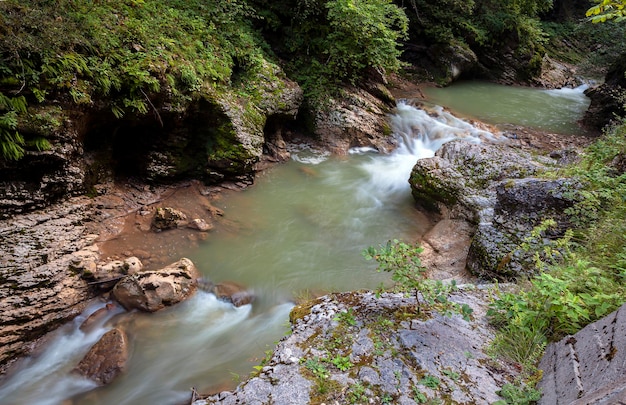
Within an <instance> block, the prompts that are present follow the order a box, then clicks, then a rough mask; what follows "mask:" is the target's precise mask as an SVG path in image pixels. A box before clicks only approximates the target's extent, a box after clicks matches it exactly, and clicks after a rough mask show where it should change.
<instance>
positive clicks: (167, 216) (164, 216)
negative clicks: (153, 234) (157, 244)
mask: <svg viewBox="0 0 626 405" xmlns="http://www.w3.org/2000/svg"><path fill="white" fill-rule="evenodd" d="M186 224H187V215H185V214H184V213H182V212H180V211H178V210H176V209H174V208H171V207H159V208H157V209H156V212H155V213H154V217H153V218H152V228H153V229H154V230H155V231H157V232H160V231H163V230H166V229H172V228H179V227H181V226H184V225H186Z"/></svg>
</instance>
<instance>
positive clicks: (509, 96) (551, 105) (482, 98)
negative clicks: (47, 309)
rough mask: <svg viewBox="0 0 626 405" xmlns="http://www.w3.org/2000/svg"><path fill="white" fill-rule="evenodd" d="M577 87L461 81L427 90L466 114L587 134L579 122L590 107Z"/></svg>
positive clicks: (431, 96)
mask: <svg viewBox="0 0 626 405" xmlns="http://www.w3.org/2000/svg"><path fill="white" fill-rule="evenodd" d="M585 89H587V86H586V85H584V86H580V87H577V88H575V89H569V88H563V89H558V90H543V89H535V88H529V87H515V86H503V85H499V84H494V83H487V82H475V81H472V82H458V83H454V84H452V85H451V86H449V87H445V88H437V87H428V88H425V89H424V94H425V95H426V97H427V99H428V100H429V101H430V102H432V103H434V104H437V105H442V106H445V107H448V108H450V109H451V110H452V111H455V112H456V113H457V114H460V115H462V116H466V117H470V118H473V119H477V120H480V121H485V122H487V123H491V124H496V125H498V124H499V125H502V124H512V125H521V126H526V127H530V128H534V129H539V130H543V131H548V132H553V133H557V134H583V133H584V130H583V129H581V128H580V126H579V125H578V124H577V121H578V120H580V119H581V118H582V117H583V115H584V112H585V111H586V110H587V107H589V103H590V100H589V98H587V97H585V96H584V94H583V92H584V91H585Z"/></svg>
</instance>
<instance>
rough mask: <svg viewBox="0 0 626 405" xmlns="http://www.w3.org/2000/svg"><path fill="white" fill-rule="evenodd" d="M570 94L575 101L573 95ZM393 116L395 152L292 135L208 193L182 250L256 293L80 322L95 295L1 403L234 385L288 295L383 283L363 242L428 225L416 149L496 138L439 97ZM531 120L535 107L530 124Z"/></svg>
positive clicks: (571, 117) (276, 331)
mask: <svg viewBox="0 0 626 405" xmlns="http://www.w3.org/2000/svg"><path fill="white" fill-rule="evenodd" d="M462 86H468V87H470V88H469V89H465V90H464V91H465V92H466V94H469V96H464V97H467V99H468V100H469V105H470V106H472V105H473V100H475V99H476V98H477V97H478V96H479V95H481V94H483V92H489V93H490V94H491V92H493V91H495V90H494V89H495V87H489V88H485V87H483V86H484V85H483V84H481V83H475V84H474V86H476V89H473V90H472V89H471V86H472V84H464V85H462ZM490 86H491V85H490ZM455 88H456V86H452V87H450V88H448V89H437V90H436V91H435V90H433V91H432V95H431V92H430V91H428V95H429V96H432V97H433V100H434V101H433V102H436V103H442V104H447V102H446V98H447V97H448V96H447V94H448V92H449V93H451V94H452V96H450V97H452V98H453V99H454V100H455V101H458V100H459V99H461V98H462V97H461V96H459V95H457V94H456V93H455V92H456V91H457V90H456V89H455ZM497 91H498V92H500V91H503V92H509V96H508V97H509V98H512V99H515V100H516V102H517V103H522V99H523V98H524V97H526V94H532V96H531V97H530V98H529V99H527V100H526V101H525V102H524V103H523V106H522V104H520V105H519V106H518V107H516V108H514V112H515V113H516V114H517V113H518V112H519V111H520V110H524V111H526V112H525V114H526V115H528V116H532V117H536V116H540V117H542V116H543V115H544V114H546V108H547V107H545V106H544V105H543V104H542V105H539V104H538V103H537V101H536V98H535V97H539V98H540V99H548V100H549V102H548V104H549V105H555V104H565V105H567V107H563V110H561V112H560V113H558V114H561V120H562V121H564V123H565V127H563V128H564V129H562V130H563V131H570V129H566V128H569V127H568V125H571V124H572V122H575V121H576V120H577V119H579V118H580V116H581V114H582V112H583V111H584V109H585V108H586V98H585V97H584V96H583V95H582V90H581V89H576V90H572V91H568V90H563V91H560V93H559V92H556V93H554V94H553V93H546V92H544V91H541V90H532V91H528V90H527V89H515V88H498V89H497ZM517 91H520V93H516V92H517ZM537 94H539V96H537ZM574 95H576V97H574ZM573 98H575V99H576V100H577V101H576V102H575V103H574V104H576V105H577V106H578V107H577V108H573V107H571V104H572V103H571V99H573ZM452 107H453V108H459V109H460V110H463V108H462V107H458V106H456V105H455V106H452ZM482 108H488V109H491V107H482ZM537 108H538V109H539V112H537V110H536V109H537ZM462 112H463V114H467V115H468V116H470V115H471V116H475V117H476V118H482V119H484V120H485V121H491V122H493V123H501V122H509V121H508V120H509V118H506V117H502V116H500V117H499V118H496V117H492V116H490V115H479V114H478V113H480V111H477V112H476V114H475V113H474V112H471V111H462ZM501 114H510V112H504V113H501ZM562 115H566V116H567V118H563V116H562ZM390 120H391V124H392V128H393V130H394V134H395V137H396V139H397V141H398V144H399V147H398V148H397V150H396V151H394V152H393V153H392V154H389V155H383V154H379V153H376V152H375V151H373V150H368V149H354V150H351V153H350V155H349V156H346V157H334V156H328V154H326V153H325V152H323V151H318V150H315V149H313V148H311V147H309V146H307V145H292V146H291V147H292V160H291V161H290V162H288V163H286V164H282V165H279V166H275V167H273V168H271V169H269V170H267V171H265V172H263V173H262V174H261V175H260V176H259V177H258V179H257V180H256V182H255V185H254V186H252V187H250V188H249V189H247V190H245V191H242V192H234V193H228V194H227V195H225V196H224V197H223V198H222V199H221V200H219V201H217V202H216V203H215V205H216V206H218V207H219V208H221V209H223V210H224V212H225V216H224V220H223V221H222V222H220V223H219V224H217V226H216V229H215V230H214V231H213V232H211V233H210V236H209V238H208V240H206V241H203V242H202V244H201V245H200V246H199V247H198V248H194V249H187V250H185V251H183V252H181V256H182V255H184V256H187V257H189V258H191V259H192V260H193V261H194V263H196V265H197V267H198V268H199V270H200V271H201V272H202V273H203V274H204V275H205V276H206V277H207V278H208V279H210V280H212V281H214V282H221V281H227V280H228V281H234V282H237V283H240V284H243V285H246V286H247V287H248V288H250V289H252V290H253V291H254V293H255V295H256V297H257V298H256V300H255V301H254V302H253V304H252V305H246V306H243V307H240V308H234V307H233V306H231V305H230V304H226V303H223V302H220V301H218V300H216V299H215V297H214V296H213V295H211V294H208V293H205V292H199V293H198V294H196V295H195V296H194V297H193V298H192V299H190V300H188V301H186V302H185V303H183V304H180V305H178V306H176V307H174V308H170V309H167V310H164V311H161V312H159V313H155V314H132V316H129V315H128V314H125V313H123V312H122V311H121V310H120V311H118V312H115V313H112V314H111V315H110V317H109V318H107V319H104V320H102V322H101V323H100V324H97V325H94V326H93V327H91V328H90V329H89V330H86V331H82V330H80V329H79V325H80V324H81V322H82V321H83V320H84V319H85V318H86V317H87V316H88V315H89V313H90V312H92V311H95V310H96V309H97V308H98V307H100V306H102V305H104V304H94V306H92V307H91V308H90V309H89V310H88V311H86V312H85V313H84V314H83V315H81V317H79V318H77V319H76V320H75V321H74V322H72V323H71V324H68V325H66V326H65V327H63V328H61V329H60V330H59V331H57V332H56V333H55V334H54V335H53V336H52V337H51V338H50V343H49V344H48V345H47V346H46V348H45V349H44V350H43V351H42V353H40V354H39V355H37V356H34V357H33V358H31V359H27V360H26V361H25V362H24V363H23V364H22V367H21V369H20V370H18V371H17V372H15V373H13V374H12V375H11V376H10V377H9V378H8V379H6V380H5V381H3V383H2V385H0V403H1V404H3V405H18V404H20V405H21V404H37V405H47V404H49V405H56V404H61V403H63V404H65V403H67V404H76V405H83V404H98V405H100V404H101V405H105V404H106V405H110V404H118V405H123V404H128V405H131V404H132V405H143V404H146V405H147V404H164V405H169V404H178V403H188V401H189V398H190V395H191V387H195V388H196V389H197V390H198V391H199V392H206V391H209V390H211V391H215V390H219V389H230V388H233V387H234V386H235V385H236V383H237V381H238V380H239V379H240V378H241V379H243V378H245V376H247V375H248V374H249V373H250V372H251V371H252V370H253V366H254V365H256V364H259V362H260V361H261V359H262V358H263V357H264V355H265V354H264V352H265V351H267V350H271V349H272V347H273V343H274V342H275V341H277V340H278V339H280V338H281V337H282V336H283V335H284V334H285V333H286V332H287V331H288V314H289V311H290V309H291V308H292V306H293V304H292V303H291V302H292V301H293V299H294V298H298V297H306V296H307V295H308V294H309V293H310V292H312V293H317V292H324V291H335V290H354V289H360V288H375V287H377V286H378V285H379V284H380V283H381V282H387V281H388V279H387V277H386V275H385V274H378V273H376V272H375V264H374V263H370V262H367V261H365V260H364V259H363V258H362V256H361V251H362V250H363V249H365V248H367V247H368V246H370V245H378V244H383V243H385V242H386V241H387V240H389V239H393V238H398V239H404V240H410V241H413V240H416V239H417V238H419V236H420V235H422V234H423V233H424V232H425V231H426V230H427V229H428V227H429V226H430V225H431V224H430V220H429V218H427V217H425V216H424V215H423V214H421V213H420V212H419V211H418V210H417V209H416V208H415V206H414V202H413V200H412V197H411V195H410V188H409V185H408V182H407V180H408V177H409V174H410V171H411V168H412V166H413V165H414V164H415V161H416V160H417V159H419V158H424V157H428V156H432V155H433V154H434V152H435V150H436V149H438V148H439V147H440V146H441V145H442V144H443V143H444V142H447V141H449V140H452V139H456V138H464V139H466V140H468V141H471V142H481V140H484V139H485V138H497V139H501V140H503V138H502V137H501V136H499V135H498V134H491V133H489V132H486V131H483V130H480V129H477V128H474V127H473V126H472V125H470V124H468V123H467V122H465V121H462V120H460V119H457V118H455V117H454V116H452V115H451V114H449V113H447V112H445V111H443V110H442V109H441V108H434V109H433V111H432V112H431V115H429V114H427V113H426V112H425V111H423V110H420V109H417V108H414V107H412V106H411V105H409V104H407V103H400V104H399V105H398V107H397V109H396V112H395V114H394V115H393V116H391V117H390ZM511 120H512V118H511ZM515 120H517V115H516V116H515ZM538 121H539V120H538V119H536V118H531V119H530V123H537V122H538ZM515 124H524V125H528V122H517V121H516V122H515ZM542 128H543V127H542ZM543 129H546V128H543ZM572 130H573V129H572ZM555 131H556V130H555ZM116 323H118V324H119V323H121V324H123V325H124V329H125V330H126V331H127V333H128V334H129V336H130V340H131V341H132V351H131V353H132V356H131V360H130V365H129V368H128V370H127V372H126V373H125V374H124V375H123V376H122V377H121V378H118V379H117V380H116V381H114V382H113V383H112V384H110V385H109V386H107V387H103V388H95V387H94V384H93V383H91V382H89V381H86V380H84V379H82V378H80V377H77V376H75V375H74V374H72V372H71V370H72V369H73V367H75V365H76V364H77V363H78V361H80V359H81V358H82V356H84V354H85V353H86V352H87V350H88V349H89V347H90V346H91V345H92V344H93V343H94V342H96V341H97V340H98V339H99V337H100V336H102V334H104V333H105V332H106V331H107V330H108V329H110V328H111V326H112V325H115V324H116ZM94 388H95V389H94ZM64 401H69V402H64Z"/></svg>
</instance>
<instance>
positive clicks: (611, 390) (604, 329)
mask: <svg viewBox="0 0 626 405" xmlns="http://www.w3.org/2000/svg"><path fill="white" fill-rule="evenodd" d="M539 367H540V368H541V369H542V370H543V379H542V380H541V382H540V383H539V388H541V389H542V391H543V398H542V399H541V401H540V402H539V404H543V405H559V404H619V403H626V305H624V306H622V307H621V308H620V309H619V310H617V311H615V312H613V313H612V314H610V315H608V316H606V317H604V318H602V319H601V320H599V321H597V322H594V323H592V324H590V325H587V326H586V327H585V328H583V329H582V330H580V331H579V332H578V333H576V334H575V335H573V336H567V337H565V338H563V339H562V340H561V341H559V342H557V343H552V344H550V345H549V346H548V348H547V349H546V353H545V354H544V356H543V358H542V360H541V363H540V365H539Z"/></svg>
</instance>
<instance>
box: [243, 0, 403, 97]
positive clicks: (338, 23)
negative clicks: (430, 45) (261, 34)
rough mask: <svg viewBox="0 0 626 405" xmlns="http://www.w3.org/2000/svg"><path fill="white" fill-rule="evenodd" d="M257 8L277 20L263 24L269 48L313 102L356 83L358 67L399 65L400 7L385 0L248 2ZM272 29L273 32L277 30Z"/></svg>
mask: <svg viewBox="0 0 626 405" xmlns="http://www.w3.org/2000/svg"><path fill="white" fill-rule="evenodd" d="M253 3H255V4H256V9H257V13H259V14H262V15H264V16H266V18H267V19H268V20H271V21H276V22H280V23H278V24H274V23H272V24H270V25H268V26H266V27H265V29H266V36H269V37H271V36H276V37H277V43H276V44H274V47H275V48H277V50H278V51H280V52H281V53H282V55H281V56H282V58H284V59H286V60H290V61H291V62H290V64H289V66H288V67H287V68H288V70H289V71H290V72H291V74H292V75H293V76H294V77H295V78H296V79H297V80H298V82H299V83H300V85H301V86H302V88H303V89H304V91H305V94H306V95H307V96H308V97H309V98H310V99H313V100H314V101H315V102H319V100H321V99H324V98H325V97H327V96H328V94H329V93H332V92H333V88H336V86H337V85H338V84H341V83H345V82H352V83H356V82H358V81H359V80H360V78H361V76H362V73H363V70H364V69H366V68H373V69H376V70H378V71H380V72H393V71H396V70H398V69H399V68H400V66H401V63H400V61H399V56H400V52H401V51H400V44H399V41H400V40H402V39H403V38H405V35H406V32H407V29H408V20H407V18H406V15H405V14H404V11H403V10H402V9H401V8H400V7H398V6H396V5H395V4H393V2H392V1H391V0H307V1H295V0H285V1H283V2H279V3H275V2H267V1H263V0H256V1H253ZM275 31H278V32H279V34H278V35H277V34H276V33H275Z"/></svg>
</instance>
